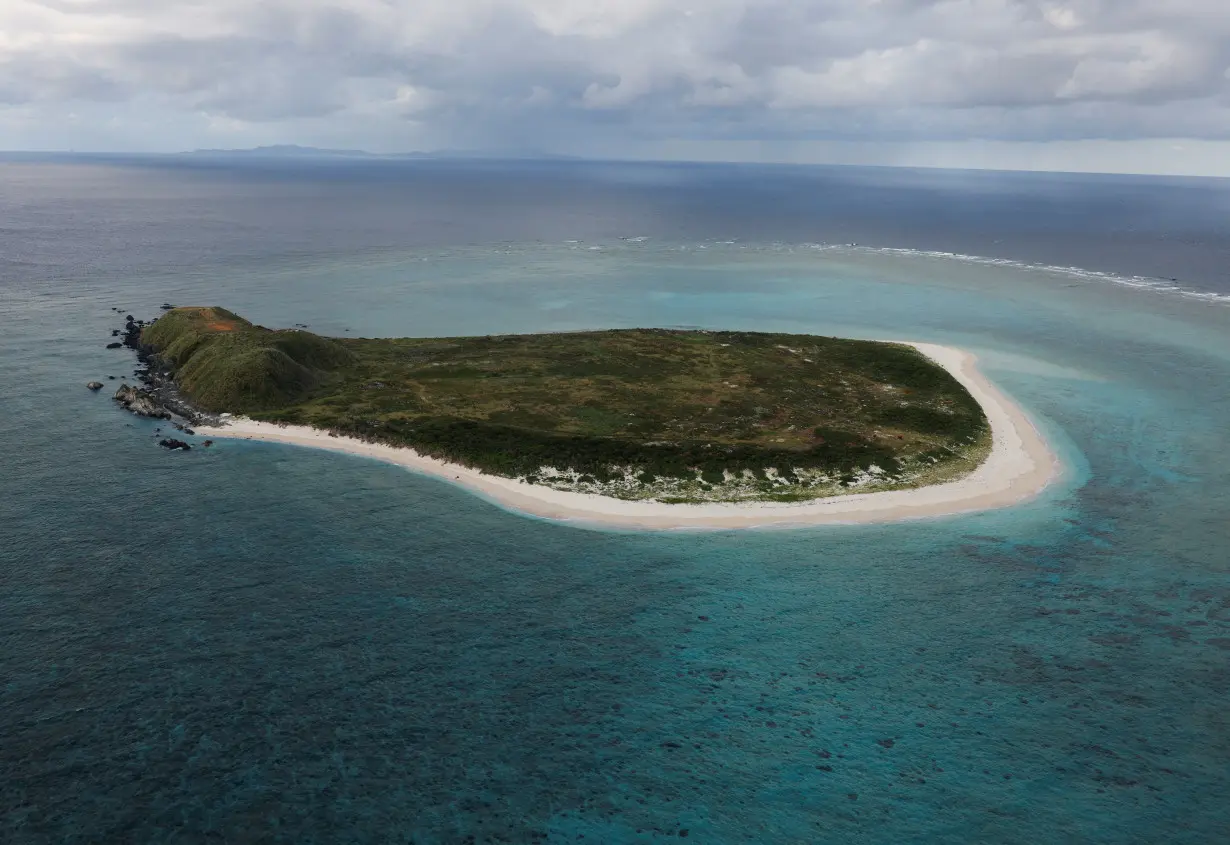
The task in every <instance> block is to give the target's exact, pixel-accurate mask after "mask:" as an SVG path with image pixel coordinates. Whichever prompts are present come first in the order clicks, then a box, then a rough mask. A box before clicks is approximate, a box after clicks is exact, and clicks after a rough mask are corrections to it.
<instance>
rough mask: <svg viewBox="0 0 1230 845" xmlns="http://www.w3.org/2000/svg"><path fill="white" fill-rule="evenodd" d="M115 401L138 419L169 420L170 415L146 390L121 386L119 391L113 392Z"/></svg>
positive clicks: (125, 385)
mask: <svg viewBox="0 0 1230 845" xmlns="http://www.w3.org/2000/svg"><path fill="white" fill-rule="evenodd" d="M115 401H116V402H119V403H120V404H121V405H123V406H124V407H125V408H127V409H128V410H129V411H132V412H133V413H134V414H136V415H137V416H139V417H152V418H154V419H159V420H169V419H170V418H171V413H170V412H169V411H168V410H167V409H166V408H164V407H162V405H160V404H158V400H157V399H156V398H154V395H153V394H152V393H150V392H149V391H148V390H141V389H140V388H137V387H129V386H128V385H127V384H121V385H120V389H119V390H117V391H115Z"/></svg>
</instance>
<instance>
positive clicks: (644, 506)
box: [196, 343, 1061, 530]
mask: <svg viewBox="0 0 1230 845" xmlns="http://www.w3.org/2000/svg"><path fill="white" fill-rule="evenodd" d="M909 345H911V346H913V347H915V348H917V349H918V350H920V351H921V352H922V353H923V354H925V355H927V356H928V357H929V358H931V359H932V360H934V361H935V362H937V363H938V364H940V365H941V366H943V367H944V368H945V369H947V370H948V371H949V372H951V373H952V374H953V375H954V376H955V377H956V378H957V380H958V381H960V382H961V384H962V385H964V386H965V388H966V389H967V390H968V391H969V392H970V394H971V395H973V396H974V398H975V399H977V400H978V402H979V404H981V405H982V408H983V410H984V411H985V413H986V416H987V419H988V421H989V422H990V424H991V431H992V443H993V445H992V448H991V453H990V455H989V456H988V458H987V459H986V460H985V461H984V462H983V463H982V465H981V466H979V467H978V469H976V470H974V471H973V472H972V473H970V474H969V475H967V476H965V477H964V478H962V479H960V480H958V481H951V482H946V483H943V484H935V485H932V486H929V487H919V488H915V489H912V490H893V491H888V492H880V493H857V494H850V495H846V496H834V497H830V498H825V499H815V500H812V501H809V502H797V503H767V502H766V503H760V502H745V503H738V504H721V503H708V504H663V503H658V502H635V501H625V500H622V499H615V498H611V497H608V496H598V495H591V494H584V493H571V492H566V491H561V490H553V489H551V488H549V487H543V486H539V485H534V484H525V483H522V482H518V481H513V480H512V479H507V478H501V477H499V476H494V475H487V474H484V473H481V472H478V471H477V470H474V469H470V468H467V467H463V466H459V465H456V464H449V463H445V462H444V461H439V460H436V459H434V458H428V457H425V456H422V455H419V454H418V453H417V452H415V451H414V450H412V449H406V448H398V447H394V446H382V445H376V444H372V443H365V442H363V441H361V440H357V439H353V438H349V437H335V436H332V435H330V434H328V433H326V432H323V431H320V430H317V429H313V428H309V427H307V426H281V425H278V424H276V423H266V422H256V421H254V420H249V419H246V418H239V417H237V418H232V419H228V420H226V422H225V424H224V425H222V426H219V427H198V428H197V429H196V433H197V434H198V435H201V436H205V437H212V438H237V439H243V440H263V441H270V442H275V443H289V444H292V445H295V446H312V447H316V448H320V449H331V450H333V451H335V452H346V453H347V454H352V455H361V456H363V457H367V458H376V459H378V460H382V461H387V462H389V463H394V464H398V465H399V466H403V467H405V468H406V469H409V470H411V471H413V472H419V473H423V474H425V475H432V476H436V477H438V478H442V479H444V480H446V481H449V482H451V483H454V484H457V485H460V486H462V487H465V488H466V489H468V490H470V491H472V492H474V493H477V494H478V495H480V496H482V497H483V498H485V499H488V500H490V501H492V502H494V503H496V504H498V505H501V506H503V507H505V508H508V509H510V510H513V511H517V512H520V513H524V514H529V515H532V516H536V517H541V518H544V519H549V520H557V521H561V522H570V523H583V524H584V523H588V524H593V525H600V526H607V527H618V528H634V529H635V528H639V529H649V530H671V529H702V530H703V529H710V530H712V529H730V528H759V527H770V526H774V527H790V526H807V525H822V524H858V523H878V522H896V521H900V520H910V519H923V518H928V517H937V516H945V515H949V514H958V513H968V512H972V511H981V510H989V509H992V508H1002V507H1006V506H1008V505H1013V504H1017V503H1019V502H1023V501H1026V500H1028V499H1030V498H1033V497H1034V496H1037V495H1038V494H1039V493H1040V492H1042V490H1044V489H1045V488H1046V487H1047V485H1049V484H1050V483H1051V482H1053V481H1054V480H1055V479H1057V478H1058V477H1059V475H1060V473H1061V468H1060V465H1059V460H1058V458H1057V457H1056V455H1055V454H1054V453H1053V452H1052V451H1051V449H1050V448H1049V447H1048V446H1047V444H1046V442H1045V441H1044V440H1043V439H1042V436H1041V435H1040V434H1039V432H1038V430H1037V429H1036V428H1035V427H1034V425H1033V423H1032V422H1030V420H1029V418H1028V417H1027V416H1026V414H1025V413H1024V411H1022V410H1021V408H1020V407H1019V406H1018V405H1017V404H1016V403H1015V402H1013V401H1012V400H1011V399H1009V398H1008V397H1007V396H1005V395H1004V394H1003V393H1002V392H1001V391H1000V390H999V389H998V388H996V387H995V385H993V384H991V382H990V381H988V380H987V379H986V377H985V376H983V375H982V373H980V372H979V371H978V369H977V367H976V359H975V357H974V356H973V355H972V354H970V353H968V352H964V351H962V350H960V349H954V348H952V347H947V346H938V345H935V344H930V343H910V344H909Z"/></svg>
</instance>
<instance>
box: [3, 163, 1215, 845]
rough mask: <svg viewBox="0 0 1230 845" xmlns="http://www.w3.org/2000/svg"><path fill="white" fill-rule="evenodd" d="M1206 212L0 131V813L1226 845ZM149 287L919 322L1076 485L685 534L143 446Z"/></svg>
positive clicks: (192, 821)
mask: <svg viewBox="0 0 1230 845" xmlns="http://www.w3.org/2000/svg"><path fill="white" fill-rule="evenodd" d="M1227 210H1230V181H1226V180H1215V179H1190V178H1184V179H1177V178H1163V177H1122V176H1096V175H1084V174H1049V173H1042V174H1034V173H1028V174H1027V173H1002V172H975V171H922V170H908V169H902V170H894V169H891V168H837V167H801V166H760V165H683V164H664V163H629V162H622V163H620V162H580V161H540V162H525V161H515V162H509V161H505V162H475V161H414V162H386V161H377V162H366V161H365V162H358V163H356V162H349V161H347V162H332V161H329V162H302V161H292V162H272V163H271V162H248V161H244V162H231V161H226V162H219V161H190V162H181V161H178V160H176V161H168V160H167V159H165V158H162V157H151V158H141V157H133V158H125V159H123V160H113V159H94V158H90V159H79V160H54V161H31V160H26V159H24V158H22V159H16V158H12V157H3V156H0V306H2V308H3V310H2V312H0V313H3V315H4V316H3V331H2V332H0V360H2V364H3V365H2V366H0V395H2V396H3V397H4V399H3V402H4V410H5V412H4V414H3V415H0V437H2V439H0V443H3V444H4V445H3V450H4V455H5V462H4V466H5V470H6V471H5V472H4V473H3V475H2V476H0V487H2V488H3V489H2V490H0V501H2V502H3V503H4V505H3V519H0V577H2V579H3V585H4V590H3V591H2V592H0V640H2V641H3V642H4V644H5V646H4V648H3V650H0V677H2V678H3V684H2V685H0V713H3V714H4V715H3V716H0V774H2V775H3V776H2V777H0V839H3V840H4V841H5V842H13V843H25V842H30V843H34V842H99V841H141V842H146V841H168V842H170V841H174V842H195V841H208V840H216V841H286V842H296V843H309V842H337V841H346V842H415V843H452V842H466V841H469V842H534V841H538V842H552V843H554V842H560V843H562V842H577V841H586V842H652V841H661V840H664V839H668V838H669V839H678V838H681V837H686V838H689V839H690V840H691V841H697V842H706V843H751V842H798V843H817V842H843V843H846V842H849V843H890V842H891V843H898V842H908V841H928V842H953V843H958V842H959V843H964V842H994V843H1001V842H1002V843H1032V842H1039V841H1080V842H1105V843H1142V845H1144V843H1156V842H1174V843H1202V845H1203V843H1210V842H1218V841H1225V839H1226V834H1225V831H1226V830H1230V809H1228V808H1227V806H1226V804H1225V802H1224V800H1221V799H1222V796H1224V795H1226V794H1227V792H1230V768H1228V767H1227V766H1226V760H1227V759H1228V758H1230V722H1228V718H1227V715H1226V708H1225V700H1226V695H1227V693H1230V555H1228V554H1227V551H1226V549H1227V546H1228V545H1230V529H1227V519H1226V514H1227V512H1228V511H1230V448H1228V447H1230V428H1227V425H1226V421H1227V420H1230V269H1228V268H1230V261H1228V260H1227V259H1228V258H1230V235H1228V234H1227V231H1226V228H1225V220H1226V213H1227ZM164 302H167V303H174V304H176V305H217V306H221V307H224V308H227V309H230V310H232V311H235V312H237V313H239V314H242V315H244V316H245V317H247V318H249V319H251V320H253V321H254V322H257V323H260V324H264V325H269V326H289V325H295V324H304V325H307V326H309V327H310V328H311V330H312V331H314V332H317V333H320V334H324V335H336V336H344V337H361V336H367V337H400V336H421V337H426V336H460V335H481V334H508V333H518V332H542V331H574V330H582V329H603V328H631V327H697V328H708V329H728V330H757V331H777V332H798V333H812V334H831V335H839V336H846V337H858V338H868V339H880V338H894V339H902V340H911V341H917V342H928V343H939V344H944V345H949V346H954V347H958V348H960V349H964V350H967V351H970V352H973V353H974V354H976V355H977V356H978V360H979V367H980V369H981V370H982V371H983V372H984V373H985V374H986V375H987V376H988V378H989V379H990V380H991V381H992V382H993V383H994V384H995V385H996V386H998V387H999V388H1000V389H1001V390H1003V391H1004V392H1005V393H1007V394H1008V395H1009V396H1011V397H1012V398H1013V399H1014V400H1016V401H1017V402H1019V403H1020V404H1021V405H1022V406H1023V407H1024V408H1025V409H1026V411H1027V412H1028V413H1029V414H1030V416H1031V418H1032V419H1034V420H1035V421H1036V422H1037V423H1038V425H1039V427H1040V428H1041V430H1042V432H1043V434H1044V435H1045V437H1046V439H1047V441H1048V443H1049V444H1050V445H1051V446H1052V448H1054V449H1055V450H1056V452H1057V453H1058V454H1059V456H1060V458H1061V460H1062V462H1063V465H1064V467H1065V474H1064V477H1063V478H1062V480H1061V481H1060V482H1058V483H1056V484H1054V485H1052V486H1051V487H1049V488H1048V489H1047V490H1046V491H1045V492H1044V493H1043V494H1042V495H1041V496H1040V497H1038V498H1036V499H1034V500H1031V501H1029V502H1027V503H1025V504H1020V505H1015V506H1012V507H1008V508H1003V509H998V510H989V511H984V512H981V513H974V514H965V515H957V516H949V517H943V518H936V519H929V520H925V521H919V522H909V523H900V524H886V525H862V526H820V527H811V528H803V529H791V530H779V531H753V532H749V531H725V532H713V533H704V534H686V535H681V534H672V533H668V532H629V531H604V530H593V529H591V528H588V527H586V528H582V527H573V526H566V525H559V524H553V523H550V522H546V521H542V520H536V519H531V518H527V517H524V516H521V515H518V514H515V513H511V512H508V511H506V510H503V509H500V508H498V507H496V506H494V505H492V504H491V503H489V502H486V501H483V500H481V499H479V498H477V497H474V496H471V495H469V494H468V493H466V492H465V491H463V490H460V489H457V488H455V487H452V486H449V485H448V484H445V483H443V482H440V481H437V480H434V479H430V478H426V477H422V476H418V475H414V474H412V473H409V472H406V471H405V470H403V469H400V468H398V467H395V466H390V465H387V464H383V463H379V462H377V461H371V460H365V459H362V458H356V457H352V456H346V455H340V454H334V453H329V452H323V451H319V450H311V449H301V448H297V447H294V446H287V445H280V444H274V443H255V442H253V443H247V442H233V441H232V442H219V444H217V445H216V446H215V447H214V448H211V449H208V450H205V449H195V450H193V451H192V452H189V453H183V454H180V453H171V452H167V451H166V450H163V449H160V448H159V447H158V445H157V439H158V438H157V436H156V433H155V429H156V428H157V427H158V425H159V424H158V423H156V422H154V421H148V420H142V419H138V418H135V417H133V416H131V415H128V414H126V413H125V412H123V411H122V410H121V409H119V408H118V407H117V406H116V404H115V403H114V402H112V401H111V399H110V394H111V393H112V392H113V389H112V388H113V386H115V385H118V384H120V383H121V382H122V381H123V380H125V379H129V380H131V378H132V372H133V368H134V364H135V362H134V360H133V358H132V355H131V353H130V352H129V351H128V350H109V349H106V348H105V346H106V345H107V344H108V343H109V342H110V341H111V340H112V338H111V332H112V330H114V329H116V328H119V327H120V325H121V323H122V319H123V315H124V314H129V313H131V314H134V315H136V316H137V317H142V318H148V317H152V316H155V315H156V314H157V313H158V309H159V307H160V306H161V305H162V304H163V303H164ZM117 309H118V311H117ZM95 379H97V380H99V381H102V382H103V383H104V384H105V385H106V387H105V389H104V390H103V391H102V392H101V393H100V394H96V393H93V392H91V391H89V390H87V389H86V387H85V384H86V383H87V382H89V381H91V380H95Z"/></svg>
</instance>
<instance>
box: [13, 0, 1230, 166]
mask: <svg viewBox="0 0 1230 845" xmlns="http://www.w3.org/2000/svg"><path fill="white" fill-rule="evenodd" d="M1228 68H1230V3H1227V2H1225V0H1166V2H1164V3H1161V2H1156V0H1066V1H1065V2H1059V1H1058V0H876V1H875V2H872V1H871V0H209V1H208V2H202V0H4V2H3V3H0V133H3V132H4V130H5V129H6V127H7V128H9V129H10V130H13V129H14V128H15V127H18V126H20V129H21V132H22V135H21V137H28V138H37V137H39V132H40V130H39V128H38V127H39V126H40V125H41V126H42V127H43V134H44V135H46V136H47V137H53V136H55V133H56V132H58V131H59V130H60V128H61V127H60V126H59V125H57V124H56V121H61V120H63V119H64V117H63V116H64V115H66V114H68V113H70V112H72V113H90V114H93V115H98V114H103V113H107V112H110V113H111V115H112V118H113V119H111V120H109V124H108V127H107V129H106V132H107V137H108V138H110V139H112V140H113V141H114V140H115V139H122V138H123V135H124V124H125V121H131V125H132V127H133V133H134V137H137V136H136V134H135V133H138V132H140V133H141V137H143V138H145V139H146V142H147V143H148V142H149V138H148V131H149V126H151V125H154V126H157V125H161V126H164V127H166V131H165V143H166V144H168V145H169V144H172V143H175V142H177V141H178V139H180V138H183V137H196V136H197V135H200V134H201V133H204V136H203V138H202V140H206V139H207V138H208V137H209V135H210V133H214V132H219V133H220V132H223V131H224V130H223V129H222V127H224V128H225V132H226V133H227V135H228V137H229V136H234V135H236V134H242V129H241V128H242V127H249V128H250V132H251V134H252V136H253V137H257V136H259V137H262V138H264V137H270V136H277V135H278V134H279V132H281V133H282V134H284V135H289V134H291V133H292V132H298V133H301V132H303V131H304V127H307V126H311V127H312V131H313V132H315V133H317V134H321V133H323V134H326V135H329V136H330V137H339V138H347V139H349V143H350V144H351V145H354V146H375V147H393V148H397V147H402V148H404V147H406V146H413V145H415V144H416V143H419V142H422V141H424V140H425V139H426V138H427V135H424V134H423V133H425V132H428V133H429V134H430V138H431V139H432V140H435V141H439V142H442V143H448V142H453V143H458V144H462V145H466V146H491V147H498V146H501V145H504V144H505V142H506V141H507V140H508V139H510V138H512V139H515V140H516V142H517V143H518V144H520V145H524V144H535V145H538V146H541V147H551V146H553V145H554V146H558V144H559V143H560V142H561V141H566V142H569V143H573V144H580V143H583V142H584V140H585V139H586V138H593V139H596V138H601V139H602V140H603V142H604V143H609V142H610V141H611V139H613V138H614V139H616V140H618V138H620V137H626V138H628V139H639V140H644V139H647V138H649V139H652V138H662V139H667V138H690V139H703V138H727V139H729V138H735V137H738V138H759V139H765V140H781V139H795V140H808V139H826V138H828V139H855V140H857V139H867V140H877V139H879V140H884V139H892V140H903V139H913V140H919V141H922V140H930V139H949V138H990V139H1002V140H1019V139H1029V140H1037V139H1048V138H1065V139H1074V138H1122V139H1131V138H1155V137H1172V136H1177V135H1184V136H1189V137H1193V138H1225V137H1230V115H1228V113H1227V108H1228V105H1230V77H1228V76H1227V73H1228V70H1227V69H1228ZM40 116H41V117H40ZM40 120H41V124H40ZM117 121H118V124H117ZM32 127H33V128H32ZM215 127H218V128H215ZM194 133H196V134H195V135H194ZM101 137H102V136H101V135H100V138H101ZM287 140H301V139H300V138H299V137H295V138H289V137H288V138H287ZM116 142H117V143H118V142H119V141H116ZM83 143H85V142H83ZM0 144H4V142H3V141H0ZM5 145H6V146H7V144H5Z"/></svg>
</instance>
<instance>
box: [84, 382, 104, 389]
mask: <svg viewBox="0 0 1230 845" xmlns="http://www.w3.org/2000/svg"><path fill="white" fill-rule="evenodd" d="M86 387H88V388H89V389H90V390H102V389H103V383H102V382H101V381H92V382H90V383H89V384H87V385H86Z"/></svg>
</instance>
